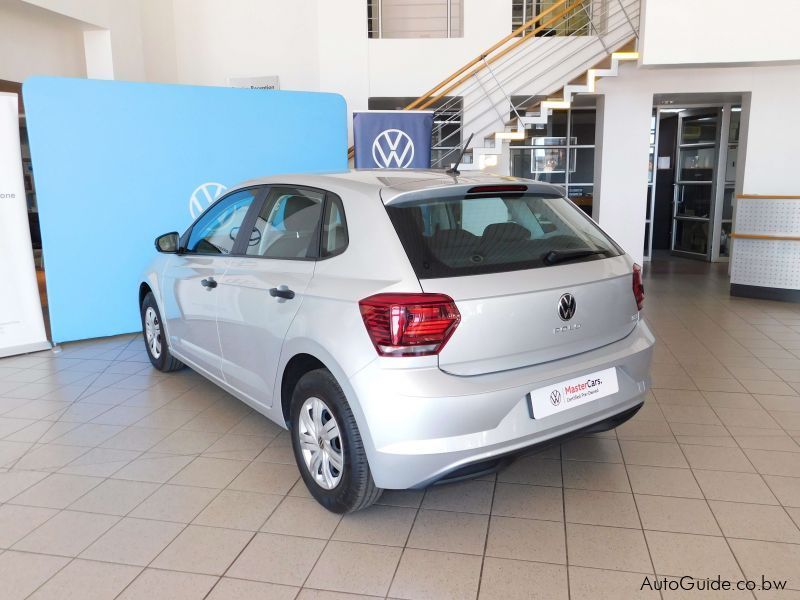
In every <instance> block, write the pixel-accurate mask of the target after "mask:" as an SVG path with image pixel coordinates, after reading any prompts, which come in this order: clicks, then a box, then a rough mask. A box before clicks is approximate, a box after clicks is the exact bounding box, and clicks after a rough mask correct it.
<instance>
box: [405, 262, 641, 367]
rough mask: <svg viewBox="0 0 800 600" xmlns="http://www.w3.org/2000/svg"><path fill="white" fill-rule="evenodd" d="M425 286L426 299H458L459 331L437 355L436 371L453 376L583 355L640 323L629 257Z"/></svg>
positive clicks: (446, 280) (424, 283)
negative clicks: (570, 305) (569, 305)
mask: <svg viewBox="0 0 800 600" xmlns="http://www.w3.org/2000/svg"><path fill="white" fill-rule="evenodd" d="M420 283H421V284H422V288H423V290H424V291H425V292H435V293H441V294H447V295H448V296H450V297H451V298H453V299H454V300H455V301H456V305H457V306H458V310H459V311H460V312H461V322H460V323H459V325H458V328H457V329H456V331H455V332H454V334H453V336H452V338H451V339H450V340H449V341H448V342H447V344H446V345H445V346H444V348H443V349H442V350H441V352H440V353H439V367H440V368H441V369H442V370H443V371H446V372H448V373H452V374H455V375H479V374H483V373H492V372H496V371H503V370H507V369H516V368H519V367H524V366H529V365H535V364H539V363H543V362H548V361H551V360H558V359H560V358H564V357H566V356H570V355H573V354H578V353H581V352H586V351H588V350H592V349H594V348H598V347H600V346H604V345H606V344H610V343H612V342H615V341H617V340H619V339H621V338H623V337H625V336H627V335H628V334H629V333H630V332H631V331H632V330H633V328H634V327H635V325H636V323H637V321H638V316H639V312H638V309H637V306H636V301H635V300H634V297H633V293H632V287H631V286H632V274H631V264H630V261H629V260H628V259H627V258H626V257H624V256H619V257H615V258H608V259H604V260H592V261H588V262H582V263H577V264H564V265H554V266H551V267H547V268H539V269H531V270H527V271H512V272H505V273H490V274H484V275H472V276H466V277H452V278H440V279H427V280H421V282H420ZM565 294H571V295H572V297H573V299H574V303H575V304H574V315H573V316H572V317H571V318H569V319H566V320H565V319H563V318H562V316H563V314H564V313H562V315H560V314H559V304H560V302H561V298H562V296H564V295H565ZM567 300H568V299H567Z"/></svg>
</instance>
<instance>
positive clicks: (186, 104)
mask: <svg viewBox="0 0 800 600" xmlns="http://www.w3.org/2000/svg"><path fill="white" fill-rule="evenodd" d="M23 93H24V97H25V112H26V113H27V119H28V134H29V136H30V143H31V153H32V158H33V169H34V171H35V173H36V193H37V200H38V203H39V216H40V221H41V229H42V246H43V249H44V262H45V265H46V266H47V269H46V278H47V296H48V300H49V312H50V324H51V331H52V337H53V340H54V341H57V342H65V341H71V340H79V339H84V338H93V337H101V336H107V335H115V334H118V333H127V332H131V331H136V330H140V329H141V326H142V325H141V319H140V317H139V307H138V302H137V293H138V289H139V275H140V274H141V272H142V270H143V269H144V268H145V266H146V265H147V263H148V262H149V261H150V260H151V259H152V257H153V256H154V255H155V253H156V252H155V248H154V247H153V240H155V237H156V236H157V235H160V234H162V233H166V232H168V231H178V232H183V231H185V230H186V228H187V226H188V225H189V224H190V223H191V222H192V221H194V219H195V218H196V217H197V216H198V215H200V214H201V213H202V212H203V211H204V210H206V209H207V208H208V206H209V205H210V204H212V203H213V202H214V201H215V200H216V199H217V198H219V197H221V196H222V194H224V193H226V191H227V190H228V189H230V188H231V187H232V186H234V185H236V184H237V183H239V182H240V181H244V180H247V179H253V178H255V177H261V176H263V175H276V174H279V173H313V172H321V171H342V170H344V169H346V168H347V154H346V151H345V148H347V108H346V104H345V101H344V98H342V97H341V96H339V95H338V94H323V93H316V92H288V91H278V90H269V91H266V90H250V89H234V88H218V87H199V86H189V85H163V84H154V83H132V82H126V81H99V80H92V79H88V80H87V79H63V78H57V77H34V78H32V79H29V80H27V81H26V82H25V84H24V87H23ZM308 115H314V116H315V118H314V119H309V118H308ZM0 260H6V259H5V257H0Z"/></svg>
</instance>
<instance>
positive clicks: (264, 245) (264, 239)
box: [247, 187, 325, 258]
mask: <svg viewBox="0 0 800 600" xmlns="http://www.w3.org/2000/svg"><path fill="white" fill-rule="evenodd" d="M324 199H325V194H323V193H321V192H315V191H312V190H305V189H298V188H291V187H274V188H272V189H271V190H270V192H269V194H268V195H267V200H266V202H264V206H263V207H262V208H261V213H260V214H259V215H258V217H257V218H256V223H255V230H257V231H258V233H259V235H258V236H256V235H253V236H251V238H250V240H251V241H250V244H249V245H248V246H247V254H248V255H249V256H264V257H266V258H307V257H309V256H314V255H315V254H316V252H317V239H318V238H317V232H318V229H319V222H320V217H321V216H322V204H323V201H324ZM255 230H254V234H255ZM256 238H257V239H258V242H257V243H256V242H255V239H256Z"/></svg>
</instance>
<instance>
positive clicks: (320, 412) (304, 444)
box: [291, 369, 383, 513]
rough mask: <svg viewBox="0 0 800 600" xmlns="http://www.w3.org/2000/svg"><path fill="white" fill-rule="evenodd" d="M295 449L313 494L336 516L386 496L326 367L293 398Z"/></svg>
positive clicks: (311, 374)
mask: <svg viewBox="0 0 800 600" xmlns="http://www.w3.org/2000/svg"><path fill="white" fill-rule="evenodd" d="M291 429H292V448H293V450H294V456H295V460H296V461H297V466H298V467H299V469H300V474H301V475H302V477H303V481H305V484H306V486H307V487H308V489H309V491H310V492H311V495H312V496H314V498H315V499H316V500H317V501H318V502H319V503H320V504H322V506H324V507H325V508H327V509H328V510H330V511H331V512H335V513H346V512H352V511H356V510H361V509H363V508H366V507H368V506H370V505H371V504H373V503H374V502H375V501H376V500H377V499H378V498H379V497H380V495H381V492H382V491H383V490H381V489H380V488H378V487H376V485H375V482H374V481H373V480H372V473H371V472H370V469H369V464H368V462H367V455H366V453H365V452H364V444H363V442H362V440H361V434H360V433H359V431H358V426H357V425H356V420H355V417H354V416H353V411H352V410H351V409H350V405H349V404H348V403H347V399H346V398H345V396H344V392H342V388H341V387H340V386H339V383H338V382H337V381H336V379H335V378H334V377H333V375H331V373H330V372H329V371H328V370H327V369H316V370H314V371H310V372H308V373H306V374H305V375H303V377H301V378H300V381H298V382H297V386H295V389H294V392H293V394H292V404H291Z"/></svg>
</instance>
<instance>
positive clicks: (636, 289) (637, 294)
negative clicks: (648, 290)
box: [633, 265, 644, 310]
mask: <svg viewBox="0 0 800 600" xmlns="http://www.w3.org/2000/svg"><path fill="white" fill-rule="evenodd" d="M633 297H634V298H635V299H636V306H637V307H639V310H642V307H643V306H644V284H643V283H642V267H640V266H639V265H633Z"/></svg>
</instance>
